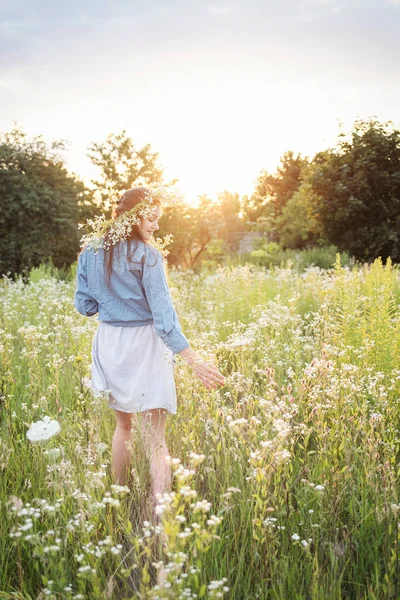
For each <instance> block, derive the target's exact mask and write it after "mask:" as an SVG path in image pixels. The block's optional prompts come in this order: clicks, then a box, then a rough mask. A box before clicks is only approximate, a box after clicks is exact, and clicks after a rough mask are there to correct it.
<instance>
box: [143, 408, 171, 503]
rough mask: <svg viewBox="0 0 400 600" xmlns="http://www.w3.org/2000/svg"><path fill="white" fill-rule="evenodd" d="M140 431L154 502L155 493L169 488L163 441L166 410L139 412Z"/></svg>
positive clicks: (169, 482) (169, 471) (169, 473)
mask: <svg viewBox="0 0 400 600" xmlns="http://www.w3.org/2000/svg"><path fill="white" fill-rule="evenodd" d="M139 418H140V427H141V433H142V437H143V441H144V445H145V449H146V453H147V456H148V458H149V462H150V474H151V480H152V501H153V506H154V505H155V504H156V502H157V499H156V494H157V493H158V492H159V493H161V494H163V493H164V492H166V491H169V490H170V489H171V467H170V465H169V464H167V463H166V462H165V457H166V456H168V454H169V452H168V448H167V444H166V442H165V426H166V421H167V411H166V410H164V409H159V408H154V409H152V410H147V411H144V412H142V413H139Z"/></svg>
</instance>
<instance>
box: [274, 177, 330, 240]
mask: <svg viewBox="0 0 400 600" xmlns="http://www.w3.org/2000/svg"><path fill="white" fill-rule="evenodd" d="M310 193H311V192H310V186H309V184H307V183H306V182H303V183H302V184H301V186H300V187H299V189H298V190H296V191H295V192H294V194H293V195H292V196H291V197H290V198H289V200H288V201H287V202H286V204H285V206H284V207H283V209H282V212H281V214H280V215H279V216H278V217H277V218H276V220H275V228H276V230H277V232H278V234H279V243H280V245H281V246H282V247H283V248H290V249H292V250H301V249H303V248H306V247H308V246H311V245H314V244H315V243H316V242H317V241H319V240H321V236H320V231H319V228H318V225H317V223H316V222H315V220H314V219H313V218H312V216H311V215H310V214H309V212H308V210H307V199H308V195H309V194H310Z"/></svg>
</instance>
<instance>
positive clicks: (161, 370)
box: [74, 187, 225, 517]
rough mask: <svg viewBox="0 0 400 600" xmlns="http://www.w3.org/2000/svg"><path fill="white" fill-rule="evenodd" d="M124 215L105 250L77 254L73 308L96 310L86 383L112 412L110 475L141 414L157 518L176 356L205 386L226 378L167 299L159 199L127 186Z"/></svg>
mask: <svg viewBox="0 0 400 600" xmlns="http://www.w3.org/2000/svg"><path fill="white" fill-rule="evenodd" d="M143 207H144V209H143ZM136 209H138V210H136ZM139 209H140V210H139ZM125 215H128V216H129V215H134V224H133V225H132V226H131V228H130V227H128V228H127V227H126V225H125V226H123V225H119V227H118V226H115V227H114V228H113V230H112V231H108V232H107V233H106V234H105V236H104V241H105V242H106V243H105V244H104V245H103V247H101V246H100V247H97V248H96V251H93V248H92V247H90V245H87V246H85V247H84V248H83V250H82V251H81V253H80V254H79V257H78V270H77V282H76V294H75V301H74V305H75V307H76V309H77V310H78V311H79V312H80V313H81V314H83V315H85V316H89V317H90V316H93V315H95V314H97V313H98V315H99V317H98V320H99V326H98V328H97V330H96V333H95V336H94V339H93V344H92V374H91V385H92V388H93V390H94V391H95V392H106V394H108V405H109V407H111V408H113V409H114V413H115V418H116V429H115V433H114V437H113V441H112V454H111V467H112V473H113V476H114V478H115V481H116V483H119V484H121V485H122V484H124V483H125V481H126V478H127V471H128V467H129V463H130V460H131V456H130V453H129V451H128V448H127V444H126V442H128V441H129V439H130V436H131V429H132V425H133V422H132V421H133V419H135V420H136V419H137V418H139V426H140V430H141V432H142V435H143V440H144V442H145V448H146V452H147V454H148V457H149V461H150V472H151V478H152V506H153V517H155V513H154V507H155V505H156V494H157V493H161V494H162V493H163V492H164V491H167V490H169V489H170V488H171V483H172V482H171V472H170V467H169V465H168V464H167V463H166V461H165V457H166V456H167V455H168V454H169V452H168V448H167V445H166V442H165V427H166V417H167V415H168V414H176V389H175V381H174V368H175V364H174V355H175V354H180V356H182V357H183V358H184V359H185V360H186V361H187V362H188V363H189V365H190V366H191V368H192V369H193V373H194V375H195V376H196V377H197V378H199V379H200V380H201V381H202V383H203V384H204V385H205V387H206V388H207V389H211V388H215V387H217V385H223V384H224V382H225V378H224V376H223V375H222V374H221V373H220V372H219V371H218V369H217V368H216V367H215V365H212V364H209V363H207V362H206V361H204V360H202V358H201V357H200V356H199V355H198V354H197V353H196V352H195V351H194V350H193V349H192V348H191V347H190V344H189V342H188V340H187V338H186V337H185V335H184V334H183V332H182V328H181V325H180V323H179V319H178V316H177V314H176V312H175V309H174V306H173V303H172V300H171V295H170V291H169V288H168V283H167V279H166V275H165V270H164V262H163V256H162V254H161V253H160V252H159V251H158V250H157V249H156V248H155V247H154V246H153V245H151V244H149V243H148V242H149V240H151V239H152V235H153V232H154V231H155V230H157V229H158V228H159V225H158V221H159V219H160V217H161V216H162V201H160V200H158V199H157V196H154V195H152V192H151V190H149V189H148V188H145V187H135V188H132V189H130V190H128V191H126V192H125V193H124V194H123V195H122V197H121V198H120V199H119V201H118V203H117V206H116V207H115V208H114V211H113V214H112V221H113V220H114V222H115V223H117V222H118V219H119V217H122V218H124V216H125ZM131 223H132V221H131ZM120 230H121V231H122V232H123V234H122V235H120V233H119V231H120ZM127 231H128V234H126V232H127ZM136 422H137V421H136Z"/></svg>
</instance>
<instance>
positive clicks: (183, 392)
mask: <svg viewBox="0 0 400 600" xmlns="http://www.w3.org/2000/svg"><path fill="white" fill-rule="evenodd" d="M169 281H170V287H171V293H172V296H173V299H174V305H175V307H176V309H177V312H178V315H179V318H180V322H181V324H182V327H183V330H184V332H185V334H186V335H187V337H188V339H189V340H190V342H191V344H192V346H193V348H194V349H196V350H197V351H199V352H200V353H201V354H202V355H203V356H204V357H205V358H208V359H210V360H213V361H215V362H216V363H218V365H219V368H220V370H221V372H222V373H223V374H224V375H225V376H226V377H227V382H226V385H225V386H224V387H219V388H218V389H216V390H212V391H208V390H206V388H205V387H203V386H202V384H201V382H200V381H198V380H197V379H195V378H194V376H193V375H192V372H191V370H190V368H189V367H188V365H187V364H186V363H185V362H184V361H183V360H182V359H181V358H180V357H179V356H177V366H176V370H175V375H176V386H177V392H178V414H177V415H175V416H173V417H169V425H168V429H167V444H168V449H169V451H170V457H171V458H170V461H171V464H172V469H173V473H174V478H173V489H172V491H171V492H169V493H166V494H165V495H164V497H163V499H162V501H161V503H160V505H161V509H160V511H161V513H162V515H161V518H162V526H161V527H157V528H156V529H154V527H153V526H152V525H151V524H150V523H149V521H147V520H146V518H147V517H146V514H147V513H146V501H147V499H148V495H149V473H148V465H147V463H146V460H145V459H144V453H143V448H142V447H141V444H140V436H138V435H135V432H133V435H132V451H133V454H134V461H133V468H132V473H131V477H130V479H129V482H128V483H127V485H126V486H117V485H113V481H112V478H111V472H110V443H111V438H112V434H113V431H114V415H113V414H112V411H111V410H110V409H109V408H108V407H107V406H106V404H105V401H104V400H102V399H100V398H95V397H94V396H93V394H92V392H91V391H90V389H89V388H88V387H87V378H88V376H89V374H90V371H89V367H90V353H91V343H92V338H93V335H94V333H95V330H96V328H97V316H95V317H91V318H85V317H82V316H81V315H80V314H78V313H77V312H76V310H75V309H74V307H73V295H74V290H75V280H74V276H73V273H72V275H71V278H70V279H69V280H68V279H67V280H59V279H56V278H52V277H50V276H44V275H43V274H40V270H38V271H36V272H32V276H31V280H30V282H29V283H28V284H24V283H23V282H22V281H21V280H19V281H17V282H12V281H11V280H10V279H8V278H6V277H3V279H2V281H1V282H0V298H1V303H0V358H1V363H0V377H1V387H0V432H1V439H0V565H1V569H0V598H1V599H9V598H10V599H11V598H14V599H21V600H22V599H24V600H30V599H32V600H36V599H40V600H43V599H45V598H54V599H59V598H60V599H61V598H63V599H75V600H78V599H82V600H83V599H130V598H132V599H133V598H135V599H136V598H138V599H139V598H140V599H145V598H153V599H157V598H172V599H191V598H205V599H213V598H228V599H229V600H230V599H232V600H233V599H235V600H244V599H256V598H260V599H274V600H278V599H279V600H300V599H307V600H340V599H349V600H352V599H356V600H358V599H360V600H361V599H368V600H375V599H376V600H385V599H398V598H400V563H399V558H400V557H399V536H400V529H399V515H400V497H399V492H400V490H399V484H398V480H399V464H400V463H399V451H400V432H399V429H400V275H399V270H398V268H397V267H394V266H393V265H392V264H391V263H390V261H388V263H386V265H383V264H382V262H381V261H380V260H376V261H375V262H374V263H373V264H371V265H364V266H355V267H351V268H348V267H343V266H341V264H340V257H339V256H338V257H337V261H336V265H333V266H332V268H330V269H328V270H321V269H319V268H317V267H309V268H307V269H306V270H304V271H303V272H297V271H296V270H295V269H293V267H292V266H291V265H290V264H289V265H288V266H286V267H280V268H273V269H271V270H266V269H264V268H262V267H261V266H254V265H253V266H251V265H244V266H236V267H234V266H233V267H218V268H217V269H216V270H215V271H214V272H212V273H210V271H203V272H200V273H199V274H195V273H193V272H191V271H182V270H179V269H170V271H169ZM39 421H42V423H41V424H40V425H37V426H36V427H37V428H38V429H37V430H35V428H33V429H32V427H31V425H32V423H38V422H39ZM47 427H48V429H46V428H47ZM52 428H53V429H52ZM43 431H45V432H46V431H48V432H49V433H48V435H46V434H44V437H47V438H48V439H47V440H46V439H42V440H41V441H40V439H39V438H40V436H41V435H43ZM28 432H30V434H29V437H30V438H31V439H29V438H28V436H27V434H28ZM35 436H36V437H35ZM162 529H163V530H164V532H165V534H166V535H165V536H160V532H161V531H162ZM160 540H162V541H160ZM162 569H163V572H164V583H163V585H161V584H160V577H158V576H157V574H158V573H160V572H161V571H162ZM157 582H158V583H157Z"/></svg>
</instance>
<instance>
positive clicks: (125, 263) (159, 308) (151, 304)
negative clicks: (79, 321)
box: [74, 240, 190, 354]
mask: <svg viewBox="0 0 400 600" xmlns="http://www.w3.org/2000/svg"><path fill="white" fill-rule="evenodd" d="M133 244H134V245H136V244H137V247H136V248H134V247H133V246H132V242H130V241H126V240H124V241H120V242H118V243H117V244H115V246H114V254H113V264H112V267H113V270H112V274H111V278H110V285H111V290H110V288H109V287H107V285H106V281H105V270H104V266H105V265H104V261H105V257H106V252H107V251H106V250H104V249H103V248H99V250H98V251H97V252H94V251H93V249H92V248H85V250H84V251H83V252H82V253H81V254H79V256H78V266H77V273H76V292H75V300H74V306H75V308H76V309H77V310H78V312H80V313H81V314H82V315H84V316H86V317H92V316H93V315H95V314H96V313H98V314H99V316H98V320H99V321H104V322H105V323H108V324H109V325H114V326H127V327H138V326H140V325H148V324H150V323H154V327H155V329H156V331H157V334H158V335H159V337H160V338H161V339H162V341H163V342H164V344H165V345H166V346H167V347H168V348H170V350H172V352H173V353H174V354H176V353H178V352H180V351H181V350H183V349H184V348H188V347H189V345H190V344H189V342H188V340H187V339H186V337H185V335H184V334H183V332H182V328H181V325H180V323H179V319H178V316H177V314H176V311H175V308H174V306H173V303H172V299H171V295H170V291H169V287H168V282H167V279H166V274H165V269H164V259H163V256H162V254H161V253H160V252H159V251H158V250H157V249H156V248H154V246H151V245H150V244H147V243H146V242H142V241H140V240H138V241H135V242H133Z"/></svg>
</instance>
